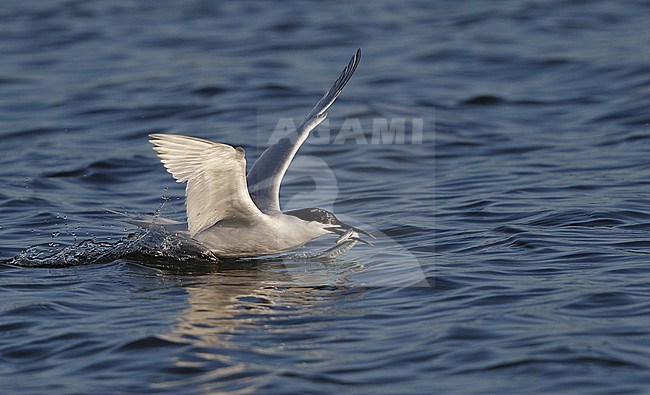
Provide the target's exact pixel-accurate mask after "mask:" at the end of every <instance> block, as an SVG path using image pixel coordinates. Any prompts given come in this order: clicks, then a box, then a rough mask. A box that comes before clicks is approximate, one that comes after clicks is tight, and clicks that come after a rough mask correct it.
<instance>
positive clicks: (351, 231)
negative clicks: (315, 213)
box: [325, 221, 376, 246]
mask: <svg viewBox="0 0 650 395" xmlns="http://www.w3.org/2000/svg"><path fill="white" fill-rule="evenodd" d="M325 230H328V231H330V232H332V233H336V234H338V235H339V238H338V239H336V244H341V243H343V242H344V241H346V240H356V241H360V242H361V243H363V244H367V245H369V246H372V245H373V244H372V243H371V242H369V241H366V240H364V239H362V238H361V237H359V234H362V235H364V236H368V237H370V238H371V239H375V238H376V237H375V236H373V235H371V234H370V233H368V232H366V231H365V230H362V229H359V228H355V227H354V226H350V225H348V224H345V223H343V222H341V221H339V222H338V223H337V224H334V225H333V226H330V227H327V228H325Z"/></svg>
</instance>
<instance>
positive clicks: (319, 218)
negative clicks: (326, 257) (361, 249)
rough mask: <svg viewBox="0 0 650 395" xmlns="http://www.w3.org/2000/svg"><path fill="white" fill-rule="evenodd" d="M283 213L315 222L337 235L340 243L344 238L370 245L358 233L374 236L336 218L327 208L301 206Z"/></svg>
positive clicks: (370, 244)
mask: <svg viewBox="0 0 650 395" xmlns="http://www.w3.org/2000/svg"><path fill="white" fill-rule="evenodd" d="M285 214H288V215H292V216H294V217H297V218H299V219H301V220H303V221H307V222H316V223H317V224H319V225H320V226H321V227H322V228H323V229H324V230H326V231H328V232H330V233H334V234H337V235H339V238H338V239H337V240H336V243H337V244H339V243H342V242H344V241H346V240H356V241H360V242H362V243H364V244H367V245H369V246H372V243H370V242H368V241H366V240H363V239H362V238H360V237H359V234H362V235H365V236H368V237H370V238H371V239H374V238H375V236H373V235H371V234H370V233H368V232H366V231H365V230H361V229H359V228H355V227H354V226H350V225H348V224H346V223H343V222H341V221H340V220H339V219H338V218H336V216H335V215H334V214H332V213H331V212H329V211H327V210H323V209H322V208H318V207H312V208H303V209H300V210H293V211H286V212H285Z"/></svg>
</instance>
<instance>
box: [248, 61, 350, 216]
mask: <svg viewBox="0 0 650 395" xmlns="http://www.w3.org/2000/svg"><path fill="white" fill-rule="evenodd" d="M360 60H361V49H360V48H359V49H357V51H356V52H355V54H354V56H352V59H350V62H349V63H348V65H347V66H346V67H345V69H343V72H342V73H341V75H340V76H339V78H338V79H337V80H336V81H335V82H334V85H332V87H331V88H330V89H329V90H328V91H327V92H326V93H325V95H324V96H323V97H322V98H321V99H320V101H319V102H318V103H317V104H316V106H315V107H314V108H313V109H312V110H311V112H309V114H308V115H307V117H306V118H305V120H304V121H303V122H302V123H301V124H300V126H298V128H297V129H296V130H295V131H294V132H292V133H290V134H288V135H287V136H285V137H283V138H282V139H280V140H279V141H278V142H277V143H275V144H274V145H272V146H270V147H268V148H267V149H266V150H265V151H264V152H263V153H262V155H260V157H259V158H258V159H257V161H256V162H255V164H254V165H253V167H252V168H251V170H250V171H249V172H248V176H247V177H246V179H247V181H248V190H249V192H250V196H251V198H252V199H253V201H254V202H255V204H256V205H257V207H258V208H259V209H260V210H262V211H263V212H265V213H269V212H276V211H280V184H281V183H282V178H283V177H284V174H285V173H286V172H287V169H288V168H289V164H290V163H291V161H292V160H293V157H294V156H295V155H296V152H298V149H299V148H300V146H301V145H302V143H303V142H304V141H305V140H306V139H307V137H309V133H310V132H311V131H312V130H314V128H316V127H317V126H318V125H319V124H320V123H321V122H323V120H324V119H325V118H326V117H327V113H326V112H325V111H327V109H328V108H329V107H330V106H331V105H332V103H334V101H335V100H336V98H337V97H339V95H340V94H341V91H342V90H343V87H345V84H347V83H348V81H350V78H351V77H352V74H354V71H355V70H356V69H357V66H358V65H359V61H360Z"/></svg>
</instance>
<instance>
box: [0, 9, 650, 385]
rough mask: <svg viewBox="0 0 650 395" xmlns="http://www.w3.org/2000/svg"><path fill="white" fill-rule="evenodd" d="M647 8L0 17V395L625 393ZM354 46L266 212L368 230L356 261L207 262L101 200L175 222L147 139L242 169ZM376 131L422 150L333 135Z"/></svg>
mask: <svg viewBox="0 0 650 395" xmlns="http://www.w3.org/2000/svg"><path fill="white" fill-rule="evenodd" d="M648 11H650V10H649V9H648V6H647V4H645V3H644V2H626V3H610V2H606V1H594V2H589V3H584V2H579V1H574V2H559V1H558V2H532V1H531V2H505V1H501V2H489V3H486V2H473V3H463V4H460V3H458V2H451V1H449V2H407V3H403V2H401V3H394V2H388V1H386V2H381V1H380V2H372V3H368V4H365V3H356V2H341V3H337V2H335V3H332V2H327V3H322V2H300V3H299V2H295V3H294V2H237V3H231V4H221V3H219V2H201V1H190V2H184V3H183V4H182V5H179V3H176V2H174V3H171V2H170V3H167V2H156V3H155V4H154V3H142V2H133V3H131V2H119V3H116V2H110V1H96V2H75V1H53V2H47V3H43V2H40V1H23V2H13V3H8V4H5V5H4V6H3V8H2V10H0V37H1V38H2V39H1V40H0V59H1V60H0V114H2V116H0V138H1V140H0V141H1V143H0V147H1V149H0V152H1V153H2V155H0V183H1V184H2V185H3V188H2V190H1V191H0V240H2V242H1V243H0V259H2V260H4V261H5V262H10V263H11V264H6V263H5V264H3V265H0V293H1V296H2V301H3V302H2V303H1V304H0V361H1V363H0V384H1V387H2V388H3V390H4V391H8V392H12V393H17V392H23V393H41V392H49V393H87V392H91V391H94V390H96V389H97V388H104V389H106V390H109V391H111V392H124V393H142V392H145V391H157V392H167V393H179V392H181V393H210V392H219V391H221V392H225V393H229V392H242V393H250V392H256V393H335V392H345V393H360V392H369V393H436V392H437V393H443V392H444V393H450V392H455V393H469V392H471V393H499V392H501V393H503V392H506V391H510V392H512V391H514V392H521V391H522V389H525V390H526V392H537V393H540V392H554V393H555V392H571V393H585V392H592V393H617V394H622V393H639V392H644V391H646V390H647V386H648V385H649V384H650V374H649V373H648V369H649V368H650V341H649V340H648V339H650V336H649V335H650V331H649V330H648V328H649V327H650V319H649V318H648V316H649V313H650V303H649V302H648V300H650V299H648V296H650V287H649V285H648V281H647V277H648V275H649V274H650V264H648V254H649V253H650V242H649V241H648V230H650V210H649V209H648V206H649V204H648V203H650V185H649V184H650V182H649V181H648V180H650V159H649V158H650V156H648V152H649V151H650V139H649V138H648V136H650V134H649V133H648V132H649V129H648V125H649V124H650V116H649V115H648V111H647V108H649V106H650V74H649V73H648V72H649V71H650V63H649V62H648V59H650V47H648V46H647V43H648V42H650V29H648V27H647V17H646V15H647V14H648ZM357 47H362V48H363V51H364V56H363V59H362V63H361V66H360V67H359V70H358V71H357V74H356V75H355V76H354V78H353V79H352V81H351V83H350V84H349V86H348V87H347V88H346V90H345V91H344V92H343V95H342V96H341V97H340V98H339V100H338V101H337V103H336V104H335V105H334V106H333V107H332V108H331V110H330V111H329V112H330V118H329V127H330V129H329V131H325V130H322V131H321V132H322V133H323V134H324V135H325V136H326V138H325V140H327V136H328V135H327V133H328V132H329V133H330V134H329V138H330V140H329V143H327V141H325V142H326V143H325V144H323V143H322V142H323V141H324V140H323V139H321V140H319V139H318V138H316V137H314V138H315V139H316V140H314V141H313V142H312V143H310V144H307V145H305V146H304V147H303V148H302V149H301V152H300V157H299V160H298V161H297V162H296V163H295V164H294V166H293V167H292V169H291V170H290V173H289V174H288V178H287V183H286V184H285V185H284V187H283V190H282V193H283V195H282V198H283V202H284V205H285V207H288V208H299V207H305V206H319V207H323V208H326V209H332V210H333V211H335V212H336V213H337V215H339V217H340V218H341V219H343V220H345V221H350V222H351V223H353V224H355V225H357V226H359V227H362V228H364V229H366V230H370V231H373V232H374V233H376V234H377V235H378V236H379V238H378V240H377V245H376V246H375V247H374V248H369V247H366V246H356V247H355V248H353V249H352V250H351V251H348V252H347V253H346V254H344V255H343V256H341V257H338V258H336V259H309V258H307V257H305V255H298V256H290V257H287V256H282V257H275V258H273V259H264V260H243V261H228V262H218V263H215V262H213V261H211V260H210V259H207V258H206V257H198V256H195V255H192V254H191V253H189V252H186V251H184V250H183V249H182V246H180V247H179V246H178V245H176V244H175V243H174V240H173V239H169V238H166V237H162V236H160V235H152V234H149V233H147V232H143V231H138V230H136V229H134V228H133V227H130V226H128V225H125V224H123V223H121V222H120V221H119V218H118V217H117V216H116V215H114V214H111V213H108V212H106V211H105V209H107V208H110V209H116V210H121V211H127V212H130V213H145V214H146V213H149V214H150V213H153V212H155V211H156V210H160V211H161V214H162V215H163V216H165V217H169V218H173V219H182V218H183V201H182V193H183V191H182V186H180V185H179V184H175V183H174V182H173V181H172V179H171V177H170V176H169V175H168V174H167V173H166V172H165V171H164V169H163V168H162V166H161V165H160V163H159V162H158V160H157V159H156V157H155V155H154V152H153V151H152V150H151V148H150V146H149V144H148V142H147V134H149V133H152V132H154V133H185V134H190V135H194V136H198V137H203V138H208V139H211V140H217V141H221V142H225V143H228V144H233V145H240V146H243V147H244V148H245V149H246V152H247V157H248V158H249V166H250V164H251V163H252V161H253V159H254V158H255V157H256V156H257V155H258V154H259V153H260V152H261V150H262V149H263V147H264V143H265V142H267V141H268V140H269V138H270V135H271V133H272V132H273V130H274V128H275V127H276V126H277V123H278V119H279V118H280V117H295V119H297V120H296V122H299V121H300V117H301V116H304V115H305V114H306V113H307V112H308V111H309V109H310V108H311V106H312V105H313V104H314V103H315V102H316V101H317V100H318V98H319V97H320V95H321V94H322V93H323V92H324V90H325V89H327V87H329V85H330V84H331V83H332V81H333V79H334V78H335V77H336V75H338V73H339V72H340V70H341V69H342V67H343V66H344V65H345V63H346V62H347V60H348V59H349V57H350V56H351V55H352V53H353V52H354V50H355V49H356V48H357ZM395 119H404V120H405V121H406V126H407V127H406V130H407V132H410V131H412V129H411V126H412V125H411V123H412V122H413V120H416V123H417V120H418V119H421V120H422V122H423V134H422V141H421V142H419V141H417V139H416V140H412V139H411V137H413V135H412V134H409V133H407V134H406V141H405V142H406V144H389V143H386V142H384V143H382V144H362V143H363V142H364V141H363V140H364V139H363V138H361V137H359V135H356V137H355V136H349V138H347V139H345V141H344V142H345V144H337V143H336V140H335V138H336V137H337V136H341V133H342V131H343V132H344V131H345V130H346V128H345V127H344V126H346V125H347V126H346V127H349V126H350V125H351V124H346V123H345V122H347V121H348V120H358V122H359V124H358V125H360V126H361V127H362V128H363V131H364V133H366V135H365V137H367V138H366V140H365V141H366V142H370V143H371V142H372V138H371V137H372V132H373V122H376V120H395ZM321 137H322V136H321ZM314 138H313V139H314ZM316 141H320V142H321V143H316ZM329 243H331V240H330V241H329ZM329 245H330V244H327V242H325V246H329ZM321 247H323V246H316V247H310V248H312V249H318V248H321ZM311 251H312V250H308V251H306V252H305V251H303V252H301V253H308V252H311Z"/></svg>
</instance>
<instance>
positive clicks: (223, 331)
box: [154, 259, 365, 391]
mask: <svg viewBox="0 0 650 395" xmlns="http://www.w3.org/2000/svg"><path fill="white" fill-rule="evenodd" d="M170 264H171V262H164V261H160V262H156V263H155V264H154V266H158V267H159V268H164V269H163V270H164V271H165V272H168V273H169V272H170V267H169V265H170ZM361 269H362V268H361V265H359V264H358V263H356V262H355V261H341V260H337V261H333V260H322V261H297V260H283V259H275V260H266V261H261V260H254V261H222V262H219V263H217V264H215V263H214V262H205V261H199V260H197V261H192V262H186V264H185V265H183V269H182V270H181V269H179V268H178V265H177V266H176V267H175V268H174V270H172V271H171V273H173V274H174V275H180V276H183V277H185V276H186V278H185V280H184V284H185V285H184V288H185V290H186V292H187V294H188V296H187V302H188V306H187V308H186V309H185V310H184V311H183V312H182V313H181V314H180V315H179V317H178V319H177V321H176V324H175V326H173V327H172V328H171V330H170V333H169V334H168V335H167V336H166V337H167V338H168V339H169V340H171V341H174V342H176V343H182V344H186V345H188V350H187V352H183V353H182V354H180V355H179V356H178V357H177V359H176V360H175V361H173V368H171V369H168V370H167V372H168V373H170V374H169V375H165V377H164V380H163V381H160V382H158V383H157V384H156V385H155V387H156V388H160V389H171V388H178V387H179V386H182V385H188V384H192V385H197V384H198V385H205V389H208V390H215V389H217V388H221V387H220V386H221V385H222V384H223V383H224V382H228V383H230V384H229V385H234V386H236V387H237V388H245V389H246V390H247V391H248V390H254V389H256V388H260V387H262V386H264V385H266V384H267V380H269V377H272V375H274V374H276V373H277V372H274V366H280V365H282V366H285V367H286V366H292V365H295V364H305V363H307V364H309V363H318V361H324V360H327V358H328V355H327V351H326V349H324V348H323V346H322V343H321V342H322V340H323V338H327V337H328V336H341V333H340V332H339V331H334V332H335V334H332V326H334V327H336V322H337V321H338V320H346V319H349V318H350V316H357V315H359V312H358V311H355V310H354V308H353V307H351V306H353V305H354V303H351V302H353V301H354V300H358V299H359V298H360V297H362V295H363V293H364V292H365V291H364V290H363V289H362V288H359V287H349V286H346V283H347V280H346V279H347V277H348V276H350V275H351V274H353V273H355V272H357V271H359V270H361ZM328 327H329V329H328ZM316 339H320V340H316ZM217 382H218V383H220V384H219V385H218V386H217V387H215V383H217Z"/></svg>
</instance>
